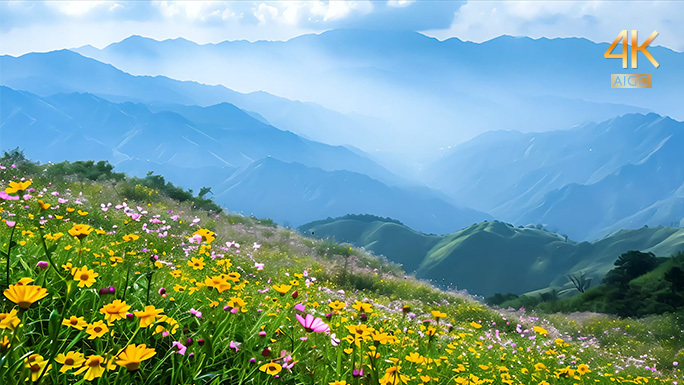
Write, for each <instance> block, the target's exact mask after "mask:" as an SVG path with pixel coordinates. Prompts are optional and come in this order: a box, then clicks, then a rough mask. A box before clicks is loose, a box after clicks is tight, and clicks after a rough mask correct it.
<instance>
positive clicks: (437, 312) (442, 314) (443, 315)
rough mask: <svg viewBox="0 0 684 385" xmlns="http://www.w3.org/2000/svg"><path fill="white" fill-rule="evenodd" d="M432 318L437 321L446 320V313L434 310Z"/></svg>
mask: <svg viewBox="0 0 684 385" xmlns="http://www.w3.org/2000/svg"><path fill="white" fill-rule="evenodd" d="M432 316H433V317H435V319H437V320H439V319H440V318H446V316H447V315H446V313H442V312H441V311H439V310H433V311H432Z"/></svg>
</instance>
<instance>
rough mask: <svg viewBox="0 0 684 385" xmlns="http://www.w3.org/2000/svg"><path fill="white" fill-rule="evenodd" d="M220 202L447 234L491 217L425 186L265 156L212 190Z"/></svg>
mask: <svg viewBox="0 0 684 385" xmlns="http://www.w3.org/2000/svg"><path fill="white" fill-rule="evenodd" d="M213 191H214V192H215V195H214V199H215V200H216V202H218V203H220V204H223V205H225V206H226V207H229V208H233V207H240V208H241V211H242V213H243V214H245V215H249V214H254V215H256V216H261V217H263V216H266V217H269V218H272V219H274V220H276V221H278V222H279V223H285V222H287V223H288V224H290V225H293V226H299V225H301V224H304V223H306V222H309V221H312V220H314V219H316V218H320V217H326V216H339V215H343V214H345V213H348V212H359V213H371V214H374V215H380V216H392V217H395V218H398V219H399V220H401V221H402V222H404V223H407V224H408V225H410V226H413V227H416V228H420V229H422V230H424V231H430V232H436V233H448V232H451V231H454V230H455V229H460V228H463V227H464V226H468V225H470V224H472V223H474V222H478V221H481V220H483V219H485V218H489V216H488V215H487V214H484V213H482V212H479V211H475V210H472V209H467V208H459V207H455V206H454V205H452V204H451V203H449V202H447V201H445V200H442V199H440V198H439V197H436V196H435V195H434V194H430V193H429V192H427V191H425V190H414V189H407V188H397V187H391V186H388V185H386V184H384V183H382V182H380V181H378V180H375V179H371V178H369V177H368V176H366V175H362V174H359V173H354V172H349V171H332V172H326V171H324V170H321V169H320V168H314V167H307V166H305V165H302V164H300V163H288V162H283V161H280V160H277V159H274V158H264V159H261V160H258V161H256V162H254V163H251V164H249V165H248V166H246V167H244V168H243V169H241V170H238V171H237V172H236V173H235V174H233V175H231V177H230V178H228V179H227V180H226V181H225V182H224V183H223V184H222V185H220V186H217V188H216V189H214V190H213Z"/></svg>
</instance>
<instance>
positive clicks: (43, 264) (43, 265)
mask: <svg viewBox="0 0 684 385" xmlns="http://www.w3.org/2000/svg"><path fill="white" fill-rule="evenodd" d="M48 266H50V265H48V263H47V262H46V261H38V263H37V264H36V267H39V268H41V269H43V270H45V269H47V268H48Z"/></svg>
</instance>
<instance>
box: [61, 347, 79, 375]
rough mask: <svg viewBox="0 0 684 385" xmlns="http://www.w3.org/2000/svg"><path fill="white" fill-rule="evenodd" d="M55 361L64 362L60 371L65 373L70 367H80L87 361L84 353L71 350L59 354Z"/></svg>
mask: <svg viewBox="0 0 684 385" xmlns="http://www.w3.org/2000/svg"><path fill="white" fill-rule="evenodd" d="M55 361H57V363H59V364H62V368H61V369H60V370H59V371H60V373H64V372H66V371H67V370H69V369H75V368H80V367H81V365H83V363H84V362H85V357H84V356H83V353H79V352H73V351H71V352H67V353H66V354H63V353H60V354H58V355H57V357H56V358H55Z"/></svg>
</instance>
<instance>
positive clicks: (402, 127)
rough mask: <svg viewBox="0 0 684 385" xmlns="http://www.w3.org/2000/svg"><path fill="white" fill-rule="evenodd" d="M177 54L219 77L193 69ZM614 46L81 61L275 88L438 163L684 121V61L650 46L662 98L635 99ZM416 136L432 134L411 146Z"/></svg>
mask: <svg viewBox="0 0 684 385" xmlns="http://www.w3.org/2000/svg"><path fill="white" fill-rule="evenodd" d="M176 47H181V48H182V49H185V50H187V52H190V53H192V55H191V56H192V57H193V60H194V59H195V58H201V60H198V62H200V63H212V67H205V66H201V65H200V67H197V66H190V65H187V62H186V61H185V59H186V58H183V57H181V56H180V54H179V52H181V51H182V50H180V48H176ZM607 48H608V44H597V43H593V42H591V41H588V40H586V39H530V38H517V37H510V36H502V37H499V38H496V39H492V40H490V41H487V42H483V43H472V42H463V41H460V40H458V39H448V40H445V41H439V40H437V39H434V38H430V37H427V36H425V35H422V34H420V33H417V32H407V31H368V30H349V29H341V30H331V31H327V32H324V33H321V34H318V35H304V36H299V37H296V38H293V39H291V40H288V41H285V42H267V41H259V42H254V43H250V42H244V41H236V42H231V41H226V42H222V43H219V44H204V45H200V44H196V43H192V42H188V41H175V40H165V41H161V42H159V41H156V40H153V39H148V38H143V37H140V36H135V37H131V38H128V39H125V40H123V41H121V42H118V43H113V44H111V45H110V46H108V47H105V48H104V49H102V50H92V49H90V50H87V51H86V50H80V52H82V53H84V54H86V55H89V56H91V57H94V58H97V59H99V60H102V61H105V62H108V63H113V64H115V65H117V66H119V67H121V68H122V69H124V70H128V71H131V72H134V73H139V74H154V75H157V74H163V75H167V76H171V77H174V78H180V79H192V80H198V81H204V82H210V81H211V82H219V83H222V84H225V85H229V86H230V87H232V88H235V89H240V90H243V91H248V90H265V91H269V92H272V93H275V94H278V95H285V96H287V97H290V98H294V99H299V100H311V101H316V102H318V103H320V104H322V105H324V106H327V107H330V108H333V109H336V110H339V111H356V112H359V113H362V114H365V115H369V116H374V117H378V118H381V119H383V120H384V121H386V122H387V123H388V125H387V127H383V128H382V133H383V136H384V137H387V136H389V135H390V134H393V135H395V136H399V137H401V138H402V139H403V140H402V141H392V142H387V141H383V140H382V138H383V136H380V137H379V138H375V139H372V138H365V137H360V138H356V141H357V142H358V143H351V144H354V145H356V146H359V147H361V148H363V149H364V150H366V151H369V150H370V149H374V148H376V147H378V148H382V149H383V150H388V149H393V148H394V149H395V150H397V151H400V152H401V153H402V154H404V155H405V156H414V155H416V154H422V157H430V156H432V155H433V152H434V151H435V150H436V149H437V148H439V147H443V146H444V144H445V143H447V144H455V143H458V142H459V141H462V140H465V139H468V138H472V137H473V136H475V135H477V134H479V133H482V132H484V131H488V130H491V129H492V128H493V127H502V128H507V129H516V130H520V131H548V130H554V129H561V128H564V127H568V126H571V125H574V124H580V123H584V122H586V121H592V120H595V121H600V120H605V119H608V118H610V117H612V116H615V115H620V114H624V113H629V112H648V111H655V112H658V113H661V114H668V115H671V116H674V117H675V118H679V119H682V118H684V116H681V115H680V114H681V110H680V109H679V108H678V106H679V105H681V104H682V102H684V100H682V99H681V97H680V96H679V92H678V91H677V90H678V89H679V88H681V86H684V77H683V76H682V75H681V74H680V73H678V72H677V71H676V70H675V69H676V68H681V66H682V65H684V54H681V53H677V52H674V51H671V50H668V49H665V48H662V47H649V50H650V52H652V53H653V55H654V56H655V57H656V58H657V59H658V61H659V62H660V64H661V67H660V68H658V69H656V70H654V78H658V79H659V84H658V87H659V92H658V93H657V94H656V93H654V92H652V91H651V90H645V91H646V92H641V93H639V94H638V95H635V94H634V93H631V94H629V95H627V94H626V93H624V92H623V93H619V92H614V91H615V90H612V89H610V87H607V84H608V83H607V82H608V79H609V78H610V77H609V75H610V74H611V73H612V72H615V71H616V68H617V67H618V64H616V63H617V61H614V60H606V59H604V58H603V52H604V51H605V50H606V49H607ZM532 58H534V59H532ZM641 62H642V63H643V59H642V61H641ZM504 63H505V64H504ZM504 65H505V67H504ZM642 65H648V64H642ZM219 68H220V69H230V70H229V71H224V70H221V71H219V70H217V69H219ZM611 71H612V72H611ZM331 91H332V92H331ZM635 106H638V107H635ZM530 116H535V117H539V118H538V119H530ZM415 127H422V128H423V129H424V130H429V132H430V133H431V135H425V137H422V138H417V139H416V138H413V140H410V138H411V137H410V135H409V134H410V133H411V132H414V131H413V130H412V129H415ZM375 130H378V128H375ZM327 134H328V133H325V135H327ZM431 138H432V139H431ZM437 138H439V139H440V140H436V139H437ZM317 139H319V140H323V141H325V140H324V139H322V138H317ZM376 139H380V140H376ZM444 147H445V146H444Z"/></svg>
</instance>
